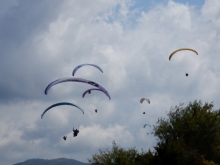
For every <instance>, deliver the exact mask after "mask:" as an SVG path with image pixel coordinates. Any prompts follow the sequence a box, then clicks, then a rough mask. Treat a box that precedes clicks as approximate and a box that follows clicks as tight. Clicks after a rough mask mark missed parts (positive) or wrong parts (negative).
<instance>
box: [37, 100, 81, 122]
mask: <svg viewBox="0 0 220 165" xmlns="http://www.w3.org/2000/svg"><path fill="white" fill-rule="evenodd" d="M60 105H71V106H75V107H77V108H78V109H79V110H81V111H82V113H83V114H84V110H83V109H82V108H80V107H79V106H77V105H75V104H72V103H68V102H61V103H56V104H53V105H51V106H49V107H48V108H47V109H46V110H45V111H44V112H43V113H42V115H41V119H42V118H43V116H44V114H45V113H46V112H47V111H48V110H50V109H51V108H53V107H56V106H60Z"/></svg>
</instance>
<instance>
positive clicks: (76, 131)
mask: <svg viewBox="0 0 220 165" xmlns="http://www.w3.org/2000/svg"><path fill="white" fill-rule="evenodd" d="M78 133H79V130H78V129H75V130H74V127H73V137H76V136H77V135H78Z"/></svg>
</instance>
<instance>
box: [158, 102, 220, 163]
mask: <svg viewBox="0 0 220 165" xmlns="http://www.w3.org/2000/svg"><path fill="white" fill-rule="evenodd" d="M167 115H168V119H165V118H159V119H158V122H157V125H156V126H154V131H155V136H158V138H159V139H158V143H157V146H156V147H155V162H156V164H177V165H182V164H194V165H195V164H205V162H213V163H218V164H219V163H220V110H217V111H214V110H213V103H205V104H203V103H202V102H201V101H194V102H193V103H191V102H190V103H189V105H188V106H186V107H183V104H180V105H179V106H175V107H174V108H172V109H171V110H170V112H169V113H168V114H167ZM206 164H207V163H206Z"/></svg>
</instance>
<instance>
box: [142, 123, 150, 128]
mask: <svg viewBox="0 0 220 165" xmlns="http://www.w3.org/2000/svg"><path fill="white" fill-rule="evenodd" d="M146 126H149V127H151V125H150V124H144V126H143V127H144V128H145V127H146Z"/></svg>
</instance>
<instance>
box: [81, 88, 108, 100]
mask: <svg viewBox="0 0 220 165" xmlns="http://www.w3.org/2000/svg"><path fill="white" fill-rule="evenodd" d="M91 90H98V91H101V92H103V93H105V91H103V90H101V89H99V88H91V89H88V90H86V91H85V92H83V94H82V97H83V98H84V96H85V95H86V93H89V94H90V93H91ZM105 94H106V96H108V98H109V100H111V97H110V95H109V94H108V93H105Z"/></svg>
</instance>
